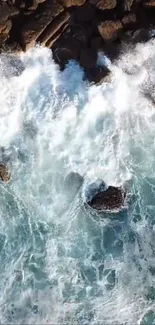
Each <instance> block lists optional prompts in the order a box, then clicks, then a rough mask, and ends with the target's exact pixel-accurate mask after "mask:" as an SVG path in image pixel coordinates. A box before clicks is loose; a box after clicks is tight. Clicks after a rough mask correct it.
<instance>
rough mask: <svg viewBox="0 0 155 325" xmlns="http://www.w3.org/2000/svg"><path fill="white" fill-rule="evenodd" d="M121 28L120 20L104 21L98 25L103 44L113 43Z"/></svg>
mask: <svg viewBox="0 0 155 325" xmlns="http://www.w3.org/2000/svg"><path fill="white" fill-rule="evenodd" d="M122 29H123V26H122V23H121V21H120V20H116V21H113V20H106V21H104V22H102V23H100V24H99V26H98V30H99V33H100V35H101V36H102V38H103V40H104V41H105V42H113V41H115V40H116V39H117V38H118V37H119V34H120V32H121V31H122Z"/></svg>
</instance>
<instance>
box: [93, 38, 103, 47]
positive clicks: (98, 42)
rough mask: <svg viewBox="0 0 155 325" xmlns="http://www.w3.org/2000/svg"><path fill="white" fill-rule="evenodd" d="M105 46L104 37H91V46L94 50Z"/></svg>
mask: <svg viewBox="0 0 155 325" xmlns="http://www.w3.org/2000/svg"><path fill="white" fill-rule="evenodd" d="M102 46H103V39H102V37H101V36H95V37H93V38H92V39H91V48H93V49H94V50H100V49H102Z"/></svg>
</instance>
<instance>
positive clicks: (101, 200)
mask: <svg viewBox="0 0 155 325" xmlns="http://www.w3.org/2000/svg"><path fill="white" fill-rule="evenodd" d="M99 190H100V191H99V192H98V193H96V194H95V195H93V197H91V198H90V200H89V201H88V202H87V204H88V205H89V206H90V207H91V208H93V209H96V210H99V211H115V210H121V209H122V208H123V206H124V200H125V196H126V194H125V192H124V190H123V189H122V188H120V187H114V186H109V187H108V188H105V190H103V189H102V188H101V189H99Z"/></svg>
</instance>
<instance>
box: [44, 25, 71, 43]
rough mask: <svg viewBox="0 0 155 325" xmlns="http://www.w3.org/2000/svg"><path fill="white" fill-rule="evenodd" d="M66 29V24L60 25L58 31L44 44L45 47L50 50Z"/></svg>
mask: <svg viewBox="0 0 155 325" xmlns="http://www.w3.org/2000/svg"><path fill="white" fill-rule="evenodd" d="M67 28H68V22H66V23H65V24H63V25H62V27H60V29H59V30H58V31H57V32H56V33H55V34H54V35H53V36H52V37H51V38H50V39H49V40H48V41H47V42H46V46H47V47H48V48H51V47H52V46H53V44H54V43H55V42H56V40H57V39H59V37H60V36H61V34H63V32H65V30H66V29H67Z"/></svg>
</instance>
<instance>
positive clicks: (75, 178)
mask: <svg viewBox="0 0 155 325" xmlns="http://www.w3.org/2000/svg"><path fill="white" fill-rule="evenodd" d="M82 184H83V177H82V176H81V175H79V174H78V173H75V172H70V173H69V174H68V175H67V176H66V179H65V182H64V190H65V192H67V193H70V194H71V195H72V196H75V195H76V194H77V192H78V191H79V189H80V187H81V186H82Z"/></svg>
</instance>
